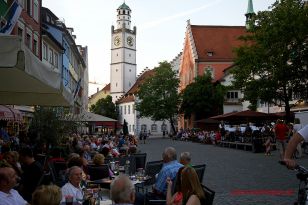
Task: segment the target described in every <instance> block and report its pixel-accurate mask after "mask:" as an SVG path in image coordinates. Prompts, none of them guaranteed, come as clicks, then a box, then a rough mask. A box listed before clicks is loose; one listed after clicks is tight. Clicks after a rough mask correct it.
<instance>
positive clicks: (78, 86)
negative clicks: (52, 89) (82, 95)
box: [74, 78, 81, 99]
mask: <svg viewBox="0 0 308 205" xmlns="http://www.w3.org/2000/svg"><path fill="white" fill-rule="evenodd" d="M80 84H81V78H80V79H79V80H78V83H77V86H76V89H75V92H74V99H75V98H76V96H77V93H78V92H79V90H80V86H81V85H80Z"/></svg>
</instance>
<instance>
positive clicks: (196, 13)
mask: <svg viewBox="0 0 308 205" xmlns="http://www.w3.org/2000/svg"><path fill="white" fill-rule="evenodd" d="M42 2H43V6H44V7H47V8H49V9H50V10H51V11H52V12H53V13H54V14H55V15H56V16H57V17H58V18H60V19H62V20H63V19H64V22H65V25H66V26H67V27H73V28H74V33H73V34H74V35H76V36H77V38H76V43H77V44H78V45H82V46H88V61H89V67H88V71H89V81H90V82H95V83H96V84H93V83H90V84H89V95H91V94H93V93H95V92H96V90H97V88H99V89H101V88H102V87H103V86H104V85H106V84H108V83H109V82H110V61H111V52H110V49H111V26H112V25H114V26H115V27H116V16H117V12H116V10H117V8H118V7H119V6H120V5H121V4H122V3H123V2H124V0H88V1H84V0H42ZM274 2H275V0H254V1H253V6H254V11H255V12H256V13H257V12H258V11H262V10H268V9H269V7H270V6H271V4H273V3H274ZM125 3H126V4H127V5H128V6H129V7H130V9H131V10H132V13H131V25H132V27H131V28H133V26H136V27H137V36H136V46H137V54H136V55H137V74H138V73H140V72H141V71H142V70H144V69H145V68H146V67H148V68H150V69H152V68H154V67H156V66H158V63H159V62H161V61H164V60H167V61H171V60H173V59H174V58H175V57H176V56H177V55H178V54H179V53H180V52H181V51H182V50H183V45H184V37H185V31H186V26H187V20H190V24H191V25H226V26H244V25H245V16H244V14H245V13H246V11H247V5H248V0H125Z"/></svg>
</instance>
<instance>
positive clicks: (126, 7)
mask: <svg viewBox="0 0 308 205" xmlns="http://www.w3.org/2000/svg"><path fill="white" fill-rule="evenodd" d="M118 9H125V10H130V8H129V7H128V6H127V5H126V4H125V2H124V3H123V4H122V5H121V6H119V8H118ZM130 11H131V10H130Z"/></svg>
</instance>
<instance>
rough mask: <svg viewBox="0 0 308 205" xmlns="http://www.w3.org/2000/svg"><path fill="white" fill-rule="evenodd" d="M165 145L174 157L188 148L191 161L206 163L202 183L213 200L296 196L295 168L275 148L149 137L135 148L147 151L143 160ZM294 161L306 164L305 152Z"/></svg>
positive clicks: (266, 201) (265, 201)
mask: <svg viewBox="0 0 308 205" xmlns="http://www.w3.org/2000/svg"><path fill="white" fill-rule="evenodd" d="M168 146H173V147H175V148H176V150H177V154H178V157H179V155H180V153H181V152H184V151H189V152H190V153H191V155H192V164H203V163H205V164H206V165H207V166H206V170H205V174H204V179H203V183H204V184H205V185H206V186H208V187H209V188H211V189H213V190H214V191H215V192H216V195H215V199H214V204H217V205H220V204H224V205H227V204H230V205H231V204H232V205H235V204H245V205H246V204H248V205H250V204H251V205H256V204H260V205H261V204H262V205H272V204H279V205H287V204H288V205H289V204H293V202H294V201H295V200H296V197H297V186H298V181H297V179H296V172H295V171H292V170H288V169H286V168H285V167H283V166H281V165H280V164H279V163H278V160H279V153H278V151H274V152H273V153H272V155H271V156H265V155H264V153H252V152H250V151H243V150H236V149H232V148H222V147H218V146H214V145H205V144H199V143H193V142H183V141H173V140H171V139H167V138H165V139H162V138H151V137H150V139H149V140H147V142H146V144H140V145H139V148H140V149H141V151H142V152H146V153H147V154H148V155H147V161H152V160H160V159H161V154H162V152H163V150H164V148H165V147H168ZM298 163H299V164H301V165H303V166H306V165H307V164H308V156H307V155H303V158H302V159H300V160H298Z"/></svg>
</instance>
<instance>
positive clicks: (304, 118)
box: [294, 111, 308, 125]
mask: <svg viewBox="0 0 308 205" xmlns="http://www.w3.org/2000/svg"><path fill="white" fill-rule="evenodd" d="M294 114H295V118H298V119H299V120H300V123H301V124H302V125H307V124H308V111H299V112H295V113H294Z"/></svg>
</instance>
